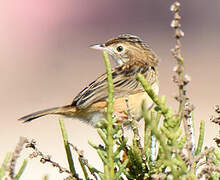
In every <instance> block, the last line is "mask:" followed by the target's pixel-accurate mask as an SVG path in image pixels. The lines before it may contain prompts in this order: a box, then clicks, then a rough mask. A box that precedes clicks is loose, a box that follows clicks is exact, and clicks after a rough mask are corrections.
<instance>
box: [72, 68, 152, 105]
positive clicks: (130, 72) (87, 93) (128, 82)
mask: <svg viewBox="0 0 220 180" xmlns="http://www.w3.org/2000/svg"><path fill="white" fill-rule="evenodd" d="M137 73H141V74H143V75H145V77H146V78H147V80H148V81H149V83H150V84H152V83H153V82H154V81H156V72H155V69H154V68H152V67H149V66H144V67H143V66H142V67H140V66H135V65H133V66H130V67H126V66H119V67H116V68H115V69H114V70H113V71H112V79H113V85H114V97H115V98H119V97H124V96H128V95H131V94H135V93H138V92H142V91H143V88H142V86H141V84H140V83H139V82H138V81H137V79H136V74H137ZM107 97H108V83H107V75H106V74H103V75H101V76H100V77H98V78H97V79H96V80H95V81H93V82H92V83H91V84H89V86H88V87H86V88H85V89H83V90H82V91H81V92H80V93H79V94H78V95H77V96H76V97H75V98H74V100H73V103H72V105H74V106H76V107H77V108H79V109H84V108H86V107H88V106H89V105H91V104H93V103H95V102H98V101H105V100H106V98H107Z"/></svg>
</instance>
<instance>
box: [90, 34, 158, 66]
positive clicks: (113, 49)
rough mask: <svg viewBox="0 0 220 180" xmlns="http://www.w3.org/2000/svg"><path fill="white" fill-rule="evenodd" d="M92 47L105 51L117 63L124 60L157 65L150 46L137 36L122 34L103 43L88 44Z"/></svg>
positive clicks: (119, 63) (122, 62) (120, 63)
mask: <svg viewBox="0 0 220 180" xmlns="http://www.w3.org/2000/svg"><path fill="white" fill-rule="evenodd" d="M90 47H91V48H93V49H98V50H103V51H107V52H108V54H109V55H110V57H112V59H113V60H115V62H116V64H117V65H122V64H124V63H126V62H132V63H141V64H148V65H149V64H150V65H157V63H158V58H157V56H156V55H155V53H154V52H153V51H152V50H151V49H150V47H149V46H148V45H147V44H146V43H144V42H143V41H142V40H141V39H140V38H139V37H137V36H134V35H130V34H122V35H119V36H117V37H115V38H112V39H110V40H108V41H106V42H105V43H101V44H95V45H92V46H90Z"/></svg>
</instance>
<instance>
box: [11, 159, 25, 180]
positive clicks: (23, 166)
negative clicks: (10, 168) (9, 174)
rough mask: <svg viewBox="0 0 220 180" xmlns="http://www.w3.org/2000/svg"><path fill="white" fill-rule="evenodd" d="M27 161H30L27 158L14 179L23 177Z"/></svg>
mask: <svg viewBox="0 0 220 180" xmlns="http://www.w3.org/2000/svg"><path fill="white" fill-rule="evenodd" d="M27 163H28V161H27V159H25V160H24V161H23V164H22V166H21V168H20V169H19V171H18V173H17V175H16V176H15V177H14V179H13V180H18V179H19V178H20V177H21V175H22V174H23V172H24V169H25V168H26V166H27Z"/></svg>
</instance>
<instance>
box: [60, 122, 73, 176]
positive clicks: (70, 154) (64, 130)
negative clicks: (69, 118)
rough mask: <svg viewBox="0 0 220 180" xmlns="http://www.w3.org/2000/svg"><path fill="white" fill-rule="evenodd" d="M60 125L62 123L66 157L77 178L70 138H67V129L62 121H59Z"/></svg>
mask: <svg viewBox="0 0 220 180" xmlns="http://www.w3.org/2000/svg"><path fill="white" fill-rule="evenodd" d="M59 123H60V128H61V132H62V136H63V143H64V147H65V150H66V156H67V160H68V163H69V168H70V171H71V172H72V174H73V175H74V176H76V177H77V174H76V170H75V167H74V162H73V157H72V153H71V149H70V146H69V143H68V136H67V132H66V128H65V125H64V123H63V120H62V119H59Z"/></svg>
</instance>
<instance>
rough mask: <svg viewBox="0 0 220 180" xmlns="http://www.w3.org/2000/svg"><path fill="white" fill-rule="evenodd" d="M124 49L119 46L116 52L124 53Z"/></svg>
mask: <svg viewBox="0 0 220 180" xmlns="http://www.w3.org/2000/svg"><path fill="white" fill-rule="evenodd" d="M123 49H124V48H123V47H122V46H118V47H117V48H116V50H117V51H118V52H122V51H123Z"/></svg>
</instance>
